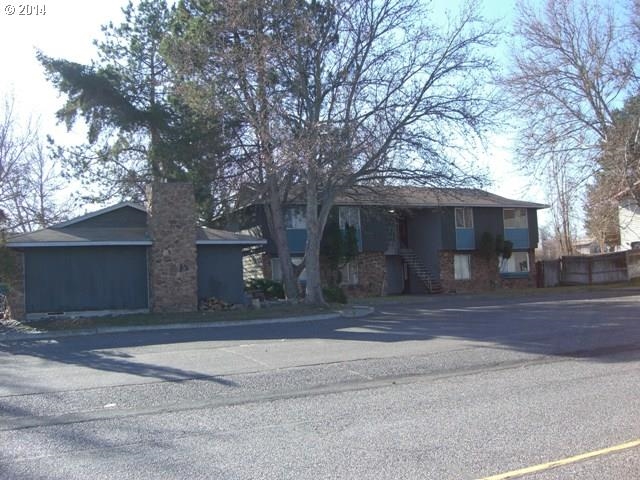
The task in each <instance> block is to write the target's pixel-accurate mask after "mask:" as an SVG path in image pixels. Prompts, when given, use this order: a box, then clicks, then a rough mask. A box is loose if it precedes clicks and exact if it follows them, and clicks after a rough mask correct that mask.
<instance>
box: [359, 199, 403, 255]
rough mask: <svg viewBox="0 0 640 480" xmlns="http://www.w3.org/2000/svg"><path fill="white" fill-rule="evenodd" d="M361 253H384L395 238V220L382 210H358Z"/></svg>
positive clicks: (372, 208) (373, 208)
mask: <svg viewBox="0 0 640 480" xmlns="http://www.w3.org/2000/svg"><path fill="white" fill-rule="evenodd" d="M360 227H361V229H362V232H361V233H360V236H361V237H362V247H361V248H362V251H364V252H384V251H385V250H387V248H388V247H389V242H390V241H391V239H392V238H394V237H395V229H396V220H395V218H394V216H393V215H392V214H390V213H389V212H388V211H387V210H385V209H382V208H375V207H371V208H364V207H362V208H360Z"/></svg>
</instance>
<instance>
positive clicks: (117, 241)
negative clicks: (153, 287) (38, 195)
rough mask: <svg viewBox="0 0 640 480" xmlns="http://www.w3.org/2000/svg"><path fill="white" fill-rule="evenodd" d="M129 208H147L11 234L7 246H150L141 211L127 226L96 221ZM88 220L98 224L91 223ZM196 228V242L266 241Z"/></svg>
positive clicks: (103, 212) (124, 205)
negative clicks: (133, 222) (137, 217)
mask: <svg viewBox="0 0 640 480" xmlns="http://www.w3.org/2000/svg"><path fill="white" fill-rule="evenodd" d="M127 208H130V209H133V210H134V211H138V212H145V210H144V207H142V206H140V205H137V204H132V203H128V202H127V203H121V204H118V205H113V206H111V207H107V208H104V209H102V210H98V211H96V212H92V213H88V214H86V215H82V216H80V217H76V218H74V219H71V220H69V221H66V222H62V223H59V224H56V225H53V226H51V227H49V228H44V229H42V230H37V231H35V232H29V233H23V234H18V235H12V236H11V237H9V239H8V240H7V245H8V246H9V247H14V248H29V247H77V246H117V245H132V246H133V245H142V246H145V245H151V244H152V243H153V242H152V240H151V237H150V235H149V232H148V229H147V225H146V216H145V215H141V214H140V213H138V216H139V217H142V218H140V219H139V220H137V223H135V224H130V225H124V226H113V225H112V223H113V222H106V224H107V226H103V225H100V224H99V223H98V224H96V219H99V217H100V216H102V215H107V214H110V213H112V212H116V211H118V210H122V209H127ZM88 221H91V222H93V223H92V225H97V226H88V225H89V224H88ZM196 228H197V230H196V244H197V245H263V244H265V243H266V240H264V239H261V238H257V237H253V236H250V235H242V234H238V233H234V232H228V231H225V230H215V229H212V228H206V227H196Z"/></svg>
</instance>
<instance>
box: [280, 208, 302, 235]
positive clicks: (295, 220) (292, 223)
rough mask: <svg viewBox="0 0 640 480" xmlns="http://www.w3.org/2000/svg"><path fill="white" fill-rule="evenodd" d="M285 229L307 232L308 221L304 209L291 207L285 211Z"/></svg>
mask: <svg viewBox="0 0 640 480" xmlns="http://www.w3.org/2000/svg"><path fill="white" fill-rule="evenodd" d="M284 227H285V228H286V229H287V230H305V229H306V228H307V220H306V216H305V212H304V207H289V208H287V209H286V210H285V211H284Z"/></svg>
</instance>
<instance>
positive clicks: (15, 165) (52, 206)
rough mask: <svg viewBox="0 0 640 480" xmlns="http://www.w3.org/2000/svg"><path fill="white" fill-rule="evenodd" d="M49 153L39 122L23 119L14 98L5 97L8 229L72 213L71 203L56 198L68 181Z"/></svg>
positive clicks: (0, 141)
mask: <svg viewBox="0 0 640 480" xmlns="http://www.w3.org/2000/svg"><path fill="white" fill-rule="evenodd" d="M47 153H48V152H47V149H46V146H45V145H44V144H43V141H42V139H41V137H40V134H39V132H38V128H37V126H36V125H35V122H33V121H32V120H31V119H29V120H28V121H26V122H21V120H20V118H18V115H17V113H16V110H15V102H14V100H13V98H12V97H10V96H9V97H7V98H5V102H4V106H3V109H2V112H1V114H0V211H1V212H2V217H3V218H4V225H5V228H6V229H8V230H10V231H24V232H26V231H31V230H34V229H36V228H44V227H46V226H48V225H50V224H52V223H55V222H57V221H60V220H62V219H64V218H65V217H66V215H67V214H68V213H69V210H70V205H69V204H66V203H65V202H62V201H61V200H60V198H56V194H57V193H58V192H60V191H61V190H62V189H63V188H64V183H63V181H62V179H61V178H60V176H59V172H58V170H57V166H56V164H55V160H54V159H52V158H50V157H49V156H48V154H47Z"/></svg>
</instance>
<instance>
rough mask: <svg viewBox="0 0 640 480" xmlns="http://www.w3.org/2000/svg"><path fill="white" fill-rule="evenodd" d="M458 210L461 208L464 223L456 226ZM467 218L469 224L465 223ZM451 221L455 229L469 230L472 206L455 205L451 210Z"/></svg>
mask: <svg viewBox="0 0 640 480" xmlns="http://www.w3.org/2000/svg"><path fill="white" fill-rule="evenodd" d="M458 210H462V223H463V224H464V225H465V226H463V227H459V226H458ZM467 220H468V221H469V224H470V226H466V225H467ZM453 222H454V223H455V226H456V229H457V230H469V229H472V228H473V208H472V207H456V208H455V211H454V212H453Z"/></svg>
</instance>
